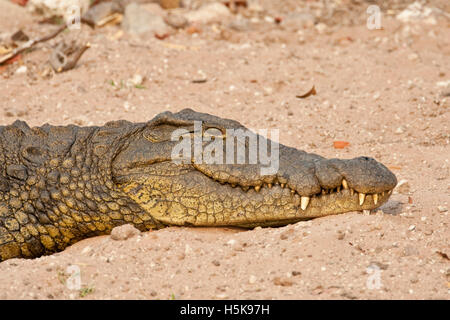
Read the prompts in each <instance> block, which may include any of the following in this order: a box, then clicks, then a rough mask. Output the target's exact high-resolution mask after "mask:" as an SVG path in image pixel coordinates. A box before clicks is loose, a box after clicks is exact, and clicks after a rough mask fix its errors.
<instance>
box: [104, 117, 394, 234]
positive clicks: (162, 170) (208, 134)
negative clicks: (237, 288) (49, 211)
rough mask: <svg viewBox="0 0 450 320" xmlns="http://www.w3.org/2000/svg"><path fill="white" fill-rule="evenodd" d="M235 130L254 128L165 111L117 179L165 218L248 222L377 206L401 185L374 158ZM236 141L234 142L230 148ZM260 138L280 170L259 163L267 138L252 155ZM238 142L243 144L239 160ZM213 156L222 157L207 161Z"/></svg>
mask: <svg viewBox="0 0 450 320" xmlns="http://www.w3.org/2000/svg"><path fill="white" fill-rule="evenodd" d="M196 121H201V127H200V129H199V127H198V126H197V125H198V122H197V124H196ZM196 126H197V127H196ZM230 129H233V130H235V131H234V132H236V130H239V129H240V130H242V131H241V133H242V132H246V133H248V131H246V128H245V127H243V126H242V125H241V124H239V123H238V122H236V121H233V120H227V119H222V118H218V117H214V116H211V115H208V114H202V113H197V112H194V111H192V110H190V109H185V110H183V111H181V112H178V113H175V114H172V113H170V112H165V113H162V114H159V115H158V116H157V117H156V118H154V119H153V120H151V121H150V122H148V123H146V124H145V125H144V126H142V128H141V129H140V130H138V131H136V132H135V134H134V136H133V137H132V139H129V140H130V141H128V142H127V144H126V145H124V146H123V147H122V149H121V150H120V152H119V153H118V154H117V155H116V157H115V158H114V161H113V163H112V174H113V181H114V182H115V183H116V184H117V186H118V187H119V188H121V189H122V190H123V191H124V192H125V193H126V194H127V195H128V196H129V197H130V198H132V199H133V200H134V201H135V202H137V203H138V204H139V205H140V207H141V208H142V209H143V210H144V211H145V212H146V213H148V214H149V215H151V216H152V218H153V219H155V220H156V221H159V222H160V223H162V224H165V225H195V226H226V225H234V226H242V227H254V226H275V225H284V224H288V223H292V222H295V221H299V220H305V219H310V218H314V217H320V216H325V215H331V214H339V213H344V212H348V211H358V210H370V209H374V208H377V207H379V206H380V205H382V204H383V203H385V202H386V201H387V200H388V198H389V196H390V194H391V192H392V189H393V188H394V187H395V185H396V184H397V180H396V177H395V175H394V174H393V173H391V172H390V171H389V170H388V169H387V168H386V167H385V166H384V165H383V164H381V163H379V162H377V161H375V160H374V159H372V158H368V157H358V158H354V159H348V160H341V159H325V158H323V157H321V156H319V155H315V154H309V153H306V152H304V151H301V150H297V149H295V148H290V147H287V146H284V145H281V144H279V145H278V144H271V140H266V139H265V138H263V137H262V136H259V135H252V134H249V135H248V136H247V137H246V138H244V139H243V140H239V139H236V138H235V136H230V134H229V132H232V131H229V130H230ZM254 137H257V139H256V140H252V139H253V138H254ZM196 138H200V139H199V140H198V141H200V144H199V145H197V147H198V148H197V149H196V148H195V147H192V149H189V151H188V152H187V154H188V157H186V154H184V158H183V161H181V160H182V159H179V158H177V157H175V156H176V155H178V152H175V156H174V150H178V151H180V150H181V149H180V145H181V143H182V142H186V141H187V142H190V144H186V145H189V146H190V145H195V143H194V141H196V140H195V139H196ZM230 141H231V142H232V143H231V144H230V146H232V147H231V148H226V146H227V143H230ZM255 141H262V142H264V141H265V142H266V143H268V145H269V148H268V150H269V152H268V153H267V157H269V155H270V158H272V160H274V162H273V163H272V165H273V166H272V168H271V169H275V170H267V169H268V164H269V163H268V162H267V159H266V162H263V161H259V160H261V159H262V156H261V153H260V150H263V148H262V146H264V144H258V143H256V154H257V155H258V156H257V158H258V159H257V161H256V163H255V162H254V161H253V162H252V161H251V159H252V158H251V156H250V152H251V148H254V146H255V144H252V142H255ZM239 147H241V150H244V157H243V158H242V157H241V158H240V162H239V160H238V157H239V151H237V149H238V148H239ZM196 150H197V151H196ZM199 150H200V151H199ZM211 150H214V151H213V152H212V151H211ZM218 151H220V152H218ZM221 152H223V154H221ZM230 153H233V154H232V155H231V156H230ZM211 155H213V156H217V157H215V158H214V159H213V161H211V160H209V161H208V160H205V159H210V158H211ZM274 155H275V156H276V157H273V156H274ZM206 156H208V157H206ZM227 157H228V158H227ZM267 157H266V158H267ZM226 159H229V160H232V161H227V160H226ZM274 164H276V165H274ZM264 169H266V170H264Z"/></svg>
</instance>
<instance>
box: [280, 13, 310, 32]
mask: <svg viewBox="0 0 450 320" xmlns="http://www.w3.org/2000/svg"><path fill="white" fill-rule="evenodd" d="M315 23H316V18H315V17H314V16H313V15H312V14H310V13H307V12H299V13H291V14H288V15H287V16H286V17H284V18H283V21H282V22H281V24H280V25H281V26H282V27H284V28H286V29H289V30H293V31H298V30H301V29H305V28H311V27H313V26H314V24H315Z"/></svg>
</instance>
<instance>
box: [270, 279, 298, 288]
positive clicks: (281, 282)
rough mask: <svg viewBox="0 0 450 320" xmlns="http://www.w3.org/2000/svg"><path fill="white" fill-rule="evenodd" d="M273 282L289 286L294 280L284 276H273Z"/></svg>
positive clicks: (277, 284)
mask: <svg viewBox="0 0 450 320" xmlns="http://www.w3.org/2000/svg"><path fill="white" fill-rule="evenodd" d="M273 284H274V285H276V286H282V287H290V286H292V285H293V284H294V282H293V281H292V280H290V279H288V278H285V277H275V278H273Z"/></svg>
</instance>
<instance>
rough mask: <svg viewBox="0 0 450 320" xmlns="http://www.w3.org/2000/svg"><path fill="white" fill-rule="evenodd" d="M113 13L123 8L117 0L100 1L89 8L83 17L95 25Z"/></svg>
mask: <svg viewBox="0 0 450 320" xmlns="http://www.w3.org/2000/svg"><path fill="white" fill-rule="evenodd" d="M113 13H123V8H122V7H121V6H120V5H119V4H118V3H117V2H100V3H99V4H97V5H95V6H93V7H91V8H89V10H88V11H87V12H86V13H85V14H84V16H83V18H84V19H85V20H86V21H88V22H90V23H92V24H93V25H97V24H98V23H99V22H100V21H102V20H103V19H104V18H106V17H108V16H110V15H111V14H113Z"/></svg>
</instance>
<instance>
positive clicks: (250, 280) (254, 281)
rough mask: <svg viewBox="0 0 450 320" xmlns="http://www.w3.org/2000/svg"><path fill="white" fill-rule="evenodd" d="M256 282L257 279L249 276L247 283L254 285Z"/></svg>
mask: <svg viewBox="0 0 450 320" xmlns="http://www.w3.org/2000/svg"><path fill="white" fill-rule="evenodd" d="M256 280H258V278H256V276H254V275H251V276H250V278H249V279H248V283H250V284H254V283H256Z"/></svg>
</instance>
